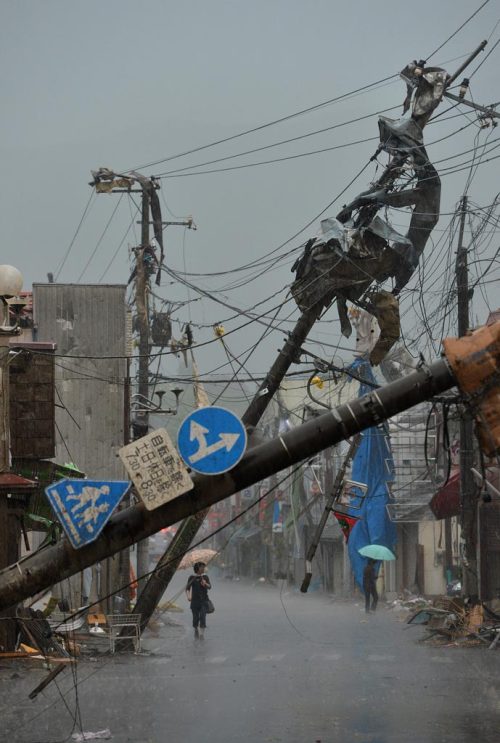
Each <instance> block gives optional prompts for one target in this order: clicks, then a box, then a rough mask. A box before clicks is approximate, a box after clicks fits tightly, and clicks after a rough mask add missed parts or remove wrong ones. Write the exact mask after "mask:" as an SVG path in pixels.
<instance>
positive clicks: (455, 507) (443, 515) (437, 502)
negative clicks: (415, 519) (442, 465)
mask: <svg viewBox="0 0 500 743" xmlns="http://www.w3.org/2000/svg"><path fill="white" fill-rule="evenodd" d="M429 506H430V509H431V511H432V513H433V514H434V516H435V517H436V518H437V519H449V518H451V517H452V516H458V515H459V514H460V472H456V473H455V474H454V475H451V477H450V479H449V480H448V482H447V483H446V485H443V487H442V488H439V490H438V491H437V492H436V493H434V495H433V496H432V498H431V501H430V503H429Z"/></svg>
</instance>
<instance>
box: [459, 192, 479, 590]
mask: <svg viewBox="0 0 500 743" xmlns="http://www.w3.org/2000/svg"><path fill="white" fill-rule="evenodd" d="M466 214H467V196H463V197H462V201H461V204H460V228H459V234H458V249H457V262H456V272H455V275H456V279H457V312H458V335H459V336H463V335H466V334H467V332H468V331H469V329H470V326H469V276H468V265H467V248H466V247H465V246H464V230H465V217H466ZM473 440H474V438H473V422H472V416H471V413H470V411H469V409H468V408H465V409H464V410H463V412H462V415H461V416H460V504H461V525H462V538H463V540H464V546H465V555H464V557H465V559H464V560H463V577H462V585H463V590H464V592H465V594H466V595H468V596H471V595H474V594H477V593H478V574H477V567H478V560H477V497H476V494H477V487H476V485H475V483H474V478H473V476H472V472H471V469H472V467H473V466H474V444H473Z"/></svg>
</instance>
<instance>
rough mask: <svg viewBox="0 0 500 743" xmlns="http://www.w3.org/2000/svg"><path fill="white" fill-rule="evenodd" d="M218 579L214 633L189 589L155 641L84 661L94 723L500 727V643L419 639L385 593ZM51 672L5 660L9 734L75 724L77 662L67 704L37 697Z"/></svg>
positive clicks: (210, 739) (187, 738) (310, 738)
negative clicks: (382, 598)
mask: <svg viewBox="0 0 500 743" xmlns="http://www.w3.org/2000/svg"><path fill="white" fill-rule="evenodd" d="M185 577H186V576H185V575H184V574H181V575H180V576H179V577H178V578H177V580H176V583H175V584H174V586H173V587H172V590H171V591H169V595H172V593H173V592H174V590H175V588H176V587H177V588H178V587H180V586H181V585H182V582H183V581H184V580H185ZM213 583H214V589H213V591H212V598H213V600H214V603H215V604H216V613H215V614H214V615H213V616H212V617H209V623H210V626H209V628H208V629H207V631H206V637H205V639H204V640H203V641H201V640H198V641H195V639H194V638H193V635H192V631H191V628H190V627H189V620H190V612H189V609H188V607H187V606H186V603H185V601H184V598H183V596H181V598H180V599H179V604H180V605H182V606H184V607H185V609H186V611H184V613H182V614H169V615H167V616H168V622H169V624H168V625H167V626H165V627H163V628H162V629H161V632H160V636H159V637H157V638H153V637H151V636H150V635H148V636H147V637H145V639H144V648H145V649H146V650H148V651H150V654H144V655H141V656H134V655H129V654H125V653H122V654H118V655H116V656H115V657H113V658H110V657H101V658H100V659H99V660H98V661H94V662H90V661H83V662H82V663H81V664H79V666H78V680H79V683H78V701H79V708H80V711H81V719H82V723H83V730H85V731H97V730H101V729H103V728H109V729H110V730H111V733H112V735H113V738H112V740H113V741H114V743H126V742H129V741H133V742H134V743H164V742H165V741H169V742H173V743H177V742H178V741H182V742H183V743H225V742H226V741H227V742H228V743H233V741H234V742H237V741H247V742H248V743H253V742H254V741H255V742H256V741H259V742H260V741H266V742H269V743H278V742H281V741H283V742H285V741H286V742H287V743H316V742H318V741H321V743H327V742H330V741H335V742H337V741H338V742H339V743H344V741H345V742H347V741H349V742H350V741H360V743H402V742H405V743H441V742H443V743H448V741H449V742H450V743H451V742H452V741H453V743H466V742H467V743H469V742H470V741H475V740H478V741H482V743H493V742H495V743H496V742H497V741H498V740H500V673H499V670H500V650H496V651H492V652H488V651H487V650H486V649H482V648H468V649H464V648H457V647H448V648H443V647H433V646H430V645H428V644H426V645H423V644H419V643H418V642H417V640H418V638H420V637H422V636H423V634H424V633H423V630H422V629H421V628H416V627H410V626H408V625H405V624H404V623H402V622H401V621H399V620H398V618H397V616H396V615H395V614H394V613H392V612H391V611H388V610H387V609H385V608H384V606H381V608H380V611H379V612H378V613H377V614H376V615H373V616H369V617H368V619H367V618H366V616H365V614H364V612H363V611H362V606H361V604H358V605H355V604H354V603H353V602H350V603H347V602H340V601H332V600H331V599H328V598H327V597H323V596H319V595H317V594H316V595H307V596H303V595H302V594H300V593H297V592H293V591H289V590H288V589H287V588H284V589H283V591H282V592H280V590H279V588H275V587H270V586H262V585H257V586H255V587H252V586H251V585H248V584H243V583H236V582H226V581H217V580H214V581H213ZM23 668H24V667H23ZM14 673H15V677H14V678H12V676H13V674H14ZM45 673H46V672H45V671H33V670H32V671H31V672H27V671H24V670H22V668H21V669H16V671H15V672H14V671H13V669H12V668H10V669H8V668H6V667H5V666H3V667H1V669H0V699H1V701H0V713H1V718H2V721H3V722H2V725H1V730H3V731H4V732H3V734H2V733H0V736H3V737H1V740H5V741H16V742H17V741H20V742H22V743H34V742H35V741H40V742H41V741H43V742H44V743H45V742H47V743H48V742H49V741H51V742H52V741H63V740H65V739H66V738H67V736H68V734H70V733H71V731H72V718H73V716H74V713H75V709H76V706H75V693H74V688H73V679H72V677H71V673H70V672H69V671H65V672H64V674H62V675H60V676H59V677H58V678H59V679H60V681H59V684H58V685H59V690H60V692H61V694H65V692H67V693H66V696H65V701H66V704H67V708H66V707H65V705H64V704H63V702H62V700H61V696H60V694H59V690H58V689H57V688H56V686H55V684H52V685H51V686H50V687H49V688H48V689H47V691H46V692H44V693H43V694H41V695H39V697H38V698H37V699H36V700H35V701H33V702H30V701H29V699H28V698H27V693H28V692H29V691H30V690H31V689H32V688H33V687H34V686H35V685H36V684H37V683H38V682H39V680H40V679H41V678H42V677H43V675H44V674H45ZM78 729H79V728H78V727H77V728H76V730H78Z"/></svg>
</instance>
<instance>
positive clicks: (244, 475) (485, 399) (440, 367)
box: [0, 322, 500, 611]
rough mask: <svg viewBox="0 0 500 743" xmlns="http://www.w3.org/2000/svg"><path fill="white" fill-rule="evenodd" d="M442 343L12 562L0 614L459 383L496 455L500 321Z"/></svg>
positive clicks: (499, 446) (0, 579) (0, 578)
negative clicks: (91, 537) (374, 386)
mask: <svg viewBox="0 0 500 743" xmlns="http://www.w3.org/2000/svg"><path fill="white" fill-rule="evenodd" d="M444 348H445V353H446V355H447V358H446V359H441V360H439V361H435V362H434V363H433V364H431V365H430V366H426V365H422V366H421V368H420V369H418V370H417V371H416V372H413V373H412V374H409V375H408V376H406V377H403V378H401V379H398V380H397V381H395V382H392V383H391V384H388V385H385V386H383V387H381V388H380V389H378V390H373V391H371V392H370V393H368V394H366V395H364V396H362V397H359V398H356V399H354V400H351V401H350V402H349V403H348V404H344V405H341V406H339V407H337V408H334V409H333V410H332V411H331V412H328V413H325V414H323V415H320V416H318V417H317V418H314V419H312V420H310V421H308V422H307V423H304V424H302V425H301V426H297V427H296V428H294V429H293V430H291V431H288V432H287V433H284V434H282V435H280V436H278V437H277V438H275V439H273V440H272V441H270V442H266V443H263V444H260V445H257V446H255V447H253V448H250V449H248V450H247V452H246V453H245V455H244V457H243V458H242V459H241V461H240V462H239V463H238V465H237V466H236V467H234V469H232V470H230V471H229V472H226V473H225V474H223V475H218V476H214V477H206V476H202V475H196V476H194V477H193V482H194V487H193V489H192V490H191V491H189V492H188V493H186V494H185V495H183V496H179V497H178V498H174V499H173V500H171V501H169V502H168V503H166V504H164V505H162V506H160V507H159V508H157V509H155V510H154V511H148V510H147V509H146V508H145V507H144V506H143V505H142V504H140V505H135V506H132V507H130V508H126V509H123V510H122V511H120V512H118V513H117V514H116V515H114V516H112V517H111V518H110V520H109V521H108V523H107V524H106V526H105V527H104V529H103V531H102V534H101V535H100V537H99V538H98V539H97V540H96V541H95V542H92V543H90V544H88V545H86V546H84V547H82V548H81V549H79V550H74V549H73V548H72V547H71V545H70V544H69V542H68V541H67V540H62V541H61V542H59V543H58V544H56V545H54V546H51V547H47V548H46V549H43V550H41V551H39V552H38V553H37V554H36V555H33V556H31V557H29V558H27V559H26V560H24V561H23V562H22V565H21V564H15V565H11V566H9V567H8V568H6V569H4V570H3V571H1V572H0V611H1V610H3V609H6V608H9V607H11V606H13V605H15V604H17V603H19V602H20V601H22V600H24V599H25V598H27V597H28V596H32V595H33V594H35V593H37V592H39V591H41V590H43V589H45V588H48V587H49V586H51V585H53V584H54V583H57V582H59V581H61V580H63V579H64V578H67V577H69V576H71V575H74V574H76V573H78V572H80V571H81V570H83V569H84V568H86V567H89V566H90V565H93V564H94V563H96V562H98V561H100V560H103V559H104V558H106V557H109V556H111V555H113V554H115V553H116V552H118V551H120V550H122V549H124V548H125V547H127V546H129V545H131V544H133V543H135V542H138V541H140V540H142V539H145V538H146V537H149V536H150V535H151V534H154V533H155V532H157V531H158V530H159V529H161V528H163V527H166V526H170V525H172V524H176V523H178V522H179V521H180V520H181V519H184V518H186V517H187V516H191V515H193V514H196V513H198V512H200V511H202V510H204V509H206V508H209V507H210V506H211V505H213V504H214V503H217V502H219V501H221V500H224V499H225V498H227V497H229V496H230V495H232V494H233V493H236V492H239V491H241V490H242V489H243V488H246V487H249V486H250V485H253V484H254V483H256V482H260V481H261V480H262V479H264V478H266V477H269V476H271V475H273V474H275V473H277V472H280V471H281V470H283V469H285V468H286V467H289V466H291V465H295V464H298V463H299V462H302V461H304V460H306V459H308V458H310V457H311V456H312V455H314V454H317V453H318V452H320V451H322V450H323V449H326V448H328V447H330V446H333V445H335V444H337V443H339V442H340V441H343V440H345V439H349V438H351V437H352V436H354V435H355V434H357V433H360V432H361V431H363V430H364V429H365V428H369V427H370V426H373V425H376V424H378V423H380V422H382V421H384V420H387V419H388V418H391V417H393V416H394V415H396V414H397V413H400V412H402V411H404V410H407V409H408V408H411V407H413V406H414V405H416V404H418V403H419V402H423V401H424V400H429V399H432V398H433V397H434V396H435V395H437V394H440V393H442V392H445V391H447V390H449V389H451V388H452V387H454V386H455V385H457V384H458V386H459V387H460V389H461V391H462V393H463V394H465V395H466V399H467V400H470V401H474V406H475V408H474V409H475V414H476V418H477V419H478V420H479V422H480V425H481V426H482V431H481V434H482V436H481V443H482V446H483V448H484V451H485V453H486V454H488V455H490V456H491V455H493V454H495V453H498V452H500V424H499V422H498V421H499V416H498V410H497V407H498V390H499V387H500V384H499V381H498V380H499V370H500V322H497V323H495V324H494V325H491V326H487V327H484V328H481V329H480V330H478V331H476V332H475V333H473V334H472V335H470V336H466V337H464V338H460V339H447V340H446V341H445V343H444Z"/></svg>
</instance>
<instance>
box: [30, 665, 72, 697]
mask: <svg viewBox="0 0 500 743" xmlns="http://www.w3.org/2000/svg"><path fill="white" fill-rule="evenodd" d="M63 669H64V665H59V666H56V667H55V668H53V669H52V670H51V671H50V673H49V674H47V676H45V678H44V680H43V681H42V682H40V683H39V684H38V686H36V687H35V688H34V689H33V691H32V692H30V693H29V695H28V696H29V698H30V699H34V698H35V697H36V696H37V695H38V694H39V693H40V692H41V691H43V690H44V689H45V687H46V686H48V685H49V684H50V682H51V681H53V680H54V679H55V677H56V676H57V675H58V674H59V673H61V671H62V670H63Z"/></svg>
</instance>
